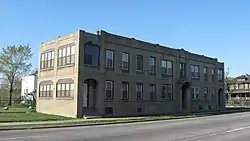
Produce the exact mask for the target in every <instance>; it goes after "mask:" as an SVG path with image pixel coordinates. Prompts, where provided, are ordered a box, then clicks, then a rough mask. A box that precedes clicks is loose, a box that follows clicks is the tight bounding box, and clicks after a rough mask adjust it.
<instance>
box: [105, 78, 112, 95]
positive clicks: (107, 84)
mask: <svg viewBox="0 0 250 141" xmlns="http://www.w3.org/2000/svg"><path fill="white" fill-rule="evenodd" d="M109 85H110V88H109ZM113 86H114V82H113V81H110V80H107V81H105V98H106V99H113V91H114V88H113ZM107 90H110V91H111V94H110V97H107V93H106V92H107Z"/></svg>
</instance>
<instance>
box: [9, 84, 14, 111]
mask: <svg viewBox="0 0 250 141" xmlns="http://www.w3.org/2000/svg"><path fill="white" fill-rule="evenodd" d="M12 90H13V88H12V84H10V91H9V104H8V105H9V106H10V105H11V103H12Z"/></svg>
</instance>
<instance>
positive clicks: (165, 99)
mask: <svg viewBox="0 0 250 141" xmlns="http://www.w3.org/2000/svg"><path fill="white" fill-rule="evenodd" d="M162 100H163V101H167V100H174V99H172V98H162Z"/></svg>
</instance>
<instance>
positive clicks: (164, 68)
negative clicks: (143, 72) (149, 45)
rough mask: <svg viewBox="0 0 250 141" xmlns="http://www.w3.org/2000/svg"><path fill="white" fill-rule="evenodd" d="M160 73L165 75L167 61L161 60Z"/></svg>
mask: <svg viewBox="0 0 250 141" xmlns="http://www.w3.org/2000/svg"><path fill="white" fill-rule="evenodd" d="M161 74H162V75H167V61H166V60H161Z"/></svg>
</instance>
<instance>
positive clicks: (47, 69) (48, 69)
mask: <svg viewBox="0 0 250 141" xmlns="http://www.w3.org/2000/svg"><path fill="white" fill-rule="evenodd" d="M53 69H54V67H53V68H46V69H40V72H42V71H50V70H53Z"/></svg>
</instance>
